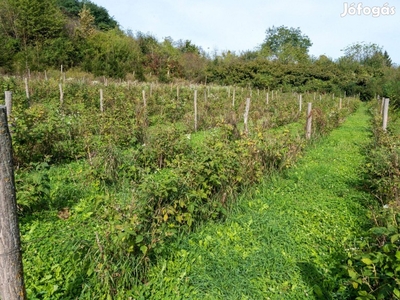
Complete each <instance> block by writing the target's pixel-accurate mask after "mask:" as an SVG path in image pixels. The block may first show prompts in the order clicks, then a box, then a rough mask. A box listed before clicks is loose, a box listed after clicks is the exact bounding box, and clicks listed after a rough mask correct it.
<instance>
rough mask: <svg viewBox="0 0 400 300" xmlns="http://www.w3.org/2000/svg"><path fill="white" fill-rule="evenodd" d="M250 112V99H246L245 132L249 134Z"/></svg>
mask: <svg viewBox="0 0 400 300" xmlns="http://www.w3.org/2000/svg"><path fill="white" fill-rule="evenodd" d="M249 111H250V98H247V99H246V110H245V112H244V131H245V133H246V134H247V133H248V132H249V128H248V126H247V123H248V120H249Z"/></svg>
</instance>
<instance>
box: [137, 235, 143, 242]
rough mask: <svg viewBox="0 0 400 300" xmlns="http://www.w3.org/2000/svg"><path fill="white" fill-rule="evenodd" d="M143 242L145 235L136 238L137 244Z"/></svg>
mask: <svg viewBox="0 0 400 300" xmlns="http://www.w3.org/2000/svg"><path fill="white" fill-rule="evenodd" d="M142 241H143V235H138V236H136V244H139V243H140V242H142Z"/></svg>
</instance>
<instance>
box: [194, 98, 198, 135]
mask: <svg viewBox="0 0 400 300" xmlns="http://www.w3.org/2000/svg"><path fill="white" fill-rule="evenodd" d="M194 131H197V90H194Z"/></svg>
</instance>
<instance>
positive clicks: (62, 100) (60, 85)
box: [58, 82, 64, 105]
mask: <svg viewBox="0 0 400 300" xmlns="http://www.w3.org/2000/svg"><path fill="white" fill-rule="evenodd" d="M58 87H59V88H60V105H62V104H63V103H64V91H63V88H62V83H61V82H60V83H59V84H58Z"/></svg>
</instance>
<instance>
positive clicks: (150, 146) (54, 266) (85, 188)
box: [1, 78, 359, 299]
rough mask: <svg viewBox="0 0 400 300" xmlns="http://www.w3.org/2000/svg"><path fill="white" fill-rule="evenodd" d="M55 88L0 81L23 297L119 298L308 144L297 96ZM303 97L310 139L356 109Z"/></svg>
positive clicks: (76, 85)
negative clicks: (8, 97)
mask: <svg viewBox="0 0 400 300" xmlns="http://www.w3.org/2000/svg"><path fill="white" fill-rule="evenodd" d="M59 83H60V81H59V80H58V79H57V80H54V79H52V78H50V79H49V80H47V81H46V80H31V81H30V82H29V89H30V98H29V99H27V98H26V94H25V90H24V85H23V82H22V81H20V80H19V79H17V78H3V79H2V82H1V86H3V89H4V90H11V91H12V92H13V111H12V114H11V117H10V122H11V124H12V132H13V133H12V134H13V147H14V155H15V163H16V166H17V170H16V184H17V190H18V194H17V198H18V207H19V209H20V214H21V218H20V219H21V231H22V244H23V251H24V268H25V276H26V282H27V291H28V296H29V298H30V299H66V298H69V299H74V298H80V299H88V298H92V299H128V297H129V296H130V295H131V296H133V295H134V288H135V287H136V286H138V285H140V283H144V282H146V280H147V279H146V278H147V270H148V268H149V266H150V265H152V264H153V263H154V262H155V256H158V255H162V254H163V253H164V252H165V251H167V250H168V247H169V242H170V241H172V240H173V239H175V238H176V237H177V236H179V235H180V234H183V233H185V232H188V231H191V230H192V229H193V228H195V227H197V226H198V225H199V224H201V223H203V222H209V221H211V220H219V219H221V218H223V217H224V216H225V215H226V211H227V210H229V209H230V208H231V207H232V203H233V202H234V200H235V198H236V195H237V194H238V192H240V191H242V190H243V189H245V188H246V187H247V186H249V185H252V184H254V183H257V182H259V180H260V179H261V178H262V176H264V175H265V174H267V173H269V172H271V171H274V170H283V169H286V168H287V167H289V166H291V165H292V164H293V162H294V161H295V159H296V157H297V156H298V155H299V154H300V153H301V150H302V149H303V148H304V146H305V144H306V141H305V139H304V137H303V136H304V133H303V130H304V123H305V119H306V116H305V112H304V110H303V111H300V110H299V102H298V95H296V94H294V93H282V92H280V91H267V90H263V91H259V90H246V89H242V88H234V87H218V86H194V85H193V86H183V85H138V84H137V83H120V84H119V83H111V82H110V83H109V84H108V85H107V86H105V85H102V84H100V85H99V84H98V83H97V84H94V85H92V84H88V83H86V82H85V80H67V81H65V82H63V81H61V84H62V88H63V91H64V98H63V101H62V102H61V101H60V95H59ZM100 88H101V89H103V95H104V103H103V107H104V111H103V112H101V111H100V104H99V89H100ZM195 89H196V90H197V92H198V101H197V102H198V128H197V131H195V130H194V126H193V122H194V121H193V96H194V90H195ZM143 91H144V94H143ZM267 94H268V97H269V98H268V103H267ZM143 95H144V96H145V99H146V101H144V99H143ZM247 97H250V98H251V109H250V114H249V120H250V122H249V131H248V132H247V133H246V132H245V130H244V126H243V121H242V120H243V114H244V110H245V107H244V106H245V98H247ZM234 99H235V100H234ZM314 99H315V100H314ZM303 101H304V103H306V101H307V102H313V105H314V108H313V118H314V124H315V126H314V130H313V136H314V137H318V136H320V135H323V134H326V133H327V132H330V131H331V130H332V129H333V128H335V127H337V126H338V125H339V124H341V122H342V121H343V119H344V118H345V117H346V116H347V115H348V114H350V113H351V112H353V111H354V110H355V108H356V107H357V106H358V104H359V102H358V100H356V99H354V98H346V99H344V100H343V104H342V108H341V109H339V100H338V99H337V98H336V99H334V97H333V96H332V95H321V97H319V95H315V94H305V95H303ZM303 106H304V105H303Z"/></svg>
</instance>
